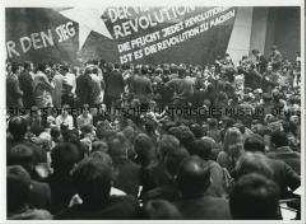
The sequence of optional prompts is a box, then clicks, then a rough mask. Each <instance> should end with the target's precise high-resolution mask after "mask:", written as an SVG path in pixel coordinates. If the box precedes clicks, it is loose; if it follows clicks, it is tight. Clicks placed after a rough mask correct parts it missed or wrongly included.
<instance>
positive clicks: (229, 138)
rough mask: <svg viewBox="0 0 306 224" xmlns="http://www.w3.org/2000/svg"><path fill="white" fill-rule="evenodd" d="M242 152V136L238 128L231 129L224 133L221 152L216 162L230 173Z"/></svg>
mask: <svg viewBox="0 0 306 224" xmlns="http://www.w3.org/2000/svg"><path fill="white" fill-rule="evenodd" d="M243 151H244V149H243V138H242V134H241V132H240V130H239V129H238V128H235V127H231V128H229V129H228V130H227V131H226V133H225V136H224V141H223V151H221V152H220V153H219V155H218V158H217V162H218V163H219V164H220V165H221V166H222V167H223V168H226V169H227V170H228V171H229V172H231V171H232V169H234V167H235V166H236V162H237V160H238V158H239V157H240V156H241V154H242V153H243Z"/></svg>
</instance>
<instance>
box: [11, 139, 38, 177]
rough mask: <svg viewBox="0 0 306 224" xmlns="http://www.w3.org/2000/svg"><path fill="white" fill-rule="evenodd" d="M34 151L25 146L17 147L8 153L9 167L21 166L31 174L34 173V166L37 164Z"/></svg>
mask: <svg viewBox="0 0 306 224" xmlns="http://www.w3.org/2000/svg"><path fill="white" fill-rule="evenodd" d="M34 160H35V156H34V150H33V149H32V148H31V147H29V146H27V145H24V144H18V145H15V146H14V147H13V148H12V149H11V150H10V151H9V152H8V160H7V163H8V165H20V166H22V167H23V168H24V169H26V170H27V171H28V172H29V173H32V172H33V165H34V163H35V161H34Z"/></svg>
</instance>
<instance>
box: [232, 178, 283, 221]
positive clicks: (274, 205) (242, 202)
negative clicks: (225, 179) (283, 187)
mask: <svg viewBox="0 0 306 224" xmlns="http://www.w3.org/2000/svg"><path fill="white" fill-rule="evenodd" d="M278 200H279V188H278V186H277V185H276V184H275V183H274V182H273V181H272V180H269V179H268V178H266V177H264V176H262V175H260V174H256V173H252V174H248V175H245V176H243V177H241V178H240V179H238V181H237V182H236V183H235V184H234V187H233V189H232V191H231V192H230V200H229V204H230V211H231V214H232V217H233V219H243V220H245V219H253V220H265V219H270V220H271V219H279V215H278Z"/></svg>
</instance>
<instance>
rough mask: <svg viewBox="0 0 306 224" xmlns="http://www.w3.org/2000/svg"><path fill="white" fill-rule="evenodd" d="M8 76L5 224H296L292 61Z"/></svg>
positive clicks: (18, 68)
mask: <svg viewBox="0 0 306 224" xmlns="http://www.w3.org/2000/svg"><path fill="white" fill-rule="evenodd" d="M6 68H7V70H6V79H7V82H6V85H7V108H8V109H7V216H8V219H85V220H87V219H88V220H90V219H204V220H205V219H219V220H225V219H282V218H284V217H283V213H282V206H284V203H285V204H286V206H287V207H288V206H289V207H290V211H295V218H299V215H300V214H299V212H300V199H299V196H298V195H296V194H294V193H293V192H294V191H295V190H296V189H297V188H298V187H299V186H300V176H299V175H300V163H301V162H300V150H301V149H300V131H301V128H300V116H301V115H300V82H301V77H300V76H301V74H300V73H301V72H300V58H299V56H298V55H297V58H296V60H292V61H289V60H286V59H285V58H284V57H283V55H282V54H281V53H280V52H279V51H278V49H277V47H273V49H272V52H271V55H270V56H269V57H267V56H263V55H262V54H261V53H260V52H259V51H258V50H253V51H252V55H251V56H249V57H248V56H245V57H243V58H242V59H241V61H240V62H239V63H238V65H235V64H234V63H233V61H232V59H231V57H230V55H228V54H225V56H224V57H218V58H217V59H216V61H215V62H214V63H212V64H210V65H205V66H203V65H196V66H194V65H189V64H183V63H182V64H179V65H177V64H167V63H165V64H159V65H147V64H137V65H132V64H129V65H119V64H113V63H110V62H105V61H103V60H93V61H88V62H87V63H85V64H84V65H82V66H72V65H69V64H66V63H53V64H52V63H49V64H37V65H34V63H31V62H24V63H22V64H21V63H16V62H7V67H6ZM283 209H284V208H283Z"/></svg>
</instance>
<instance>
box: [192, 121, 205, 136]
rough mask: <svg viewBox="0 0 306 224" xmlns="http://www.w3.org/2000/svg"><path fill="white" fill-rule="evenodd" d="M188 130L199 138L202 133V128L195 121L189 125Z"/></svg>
mask: <svg viewBox="0 0 306 224" xmlns="http://www.w3.org/2000/svg"><path fill="white" fill-rule="evenodd" d="M190 131H191V132H192V133H193V135H194V137H195V138H201V137H203V135H204V130H203V128H202V127H201V125H199V124H197V123H194V124H192V125H190Z"/></svg>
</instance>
